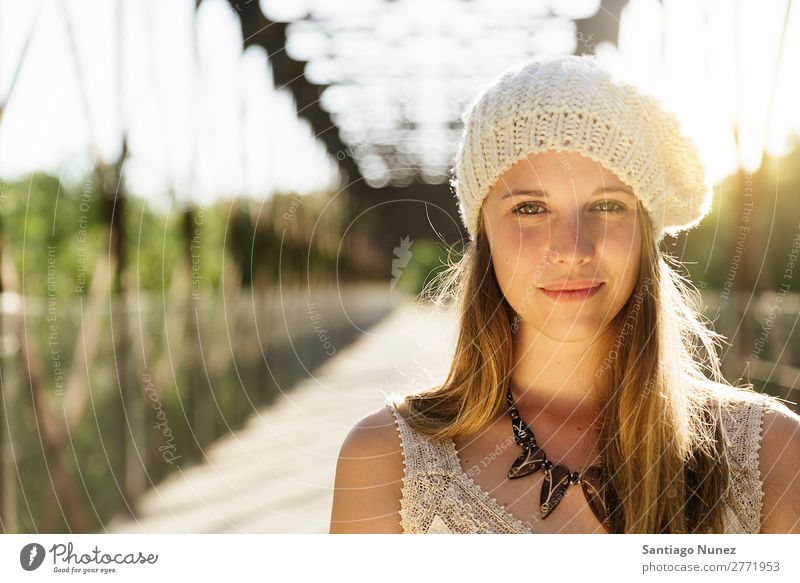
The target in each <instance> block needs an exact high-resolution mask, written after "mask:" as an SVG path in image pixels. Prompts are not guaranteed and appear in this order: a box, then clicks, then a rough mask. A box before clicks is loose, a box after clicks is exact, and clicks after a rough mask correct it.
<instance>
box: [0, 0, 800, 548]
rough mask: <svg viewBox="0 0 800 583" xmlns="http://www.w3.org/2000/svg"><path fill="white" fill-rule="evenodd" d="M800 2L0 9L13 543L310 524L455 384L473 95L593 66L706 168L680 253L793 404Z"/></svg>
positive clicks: (0, 169)
mask: <svg viewBox="0 0 800 583" xmlns="http://www.w3.org/2000/svg"><path fill="white" fill-rule="evenodd" d="M799 40H800V8H799V7H798V3H797V2H794V3H793V2H792V1H791V0H788V1H787V0H783V1H782V0H776V1H774V2H760V1H756V0H732V1H731V2H724V3H722V2H714V1H712V0H706V1H697V0H693V1H690V0H681V1H678V0H671V1H666V0H664V1H660V2H659V1H658V0H629V1H626V0H603V1H599V0H558V1H556V0H552V1H547V0H527V1H511V0H469V1H468V0H435V1H434V0H428V1H421V0H358V1H356V0H351V1H348V2H334V1H333V0H260V1H259V0H239V1H238V2H234V1H233V0H230V1H226V0H160V1H156V0H0V268H1V269H0V391H1V392H2V401H1V402H0V407H2V410H0V530H1V531H2V532H6V533H33V532H75V533H77V532H274V533H289V532H327V529H328V520H329V517H330V503H331V499H332V486H333V476H334V469H335V462H336V456H337V454H338V450H339V447H340V445H341V442H342V440H343V439H344V436H345V435H346V433H347V431H348V430H349V428H350V427H351V426H352V425H353V423H355V421H357V419H358V418H359V417H360V416H363V415H364V414H366V413H368V412H370V411H372V410H374V409H375V408H377V407H380V406H381V404H382V402H383V399H384V397H385V396H387V395H389V394H394V393H396V392H400V393H402V392H407V391H410V390H417V389H422V388H426V387H429V386H432V385H433V384H435V383H436V382H438V381H440V380H442V379H443V375H444V374H445V373H446V371H447V365H448V360H449V358H450V355H451V352H449V351H450V350H451V347H452V343H453V335H454V326H453V324H454V322H453V318H452V317H451V316H449V315H448V314H446V313H441V312H439V311H435V310H429V309H427V308H426V307H425V306H424V305H419V306H417V305H415V304H414V303H412V300H413V299H414V297H415V295H416V294H417V293H418V292H419V291H420V290H421V289H422V286H423V285H424V284H425V282H426V281H428V280H429V279H430V278H431V277H433V276H434V275H435V274H436V273H437V272H438V271H439V270H440V269H441V268H442V266H443V264H444V262H446V261H447V259H448V257H450V258H451V259H454V258H455V257H457V255H458V253H459V250H460V249H461V244H462V243H463V241H465V238H466V233H465V232H464V230H463V228H462V226H461V223H460V220H459V218H458V210H457V205H456V199H455V197H454V195H453V193H452V192H451V190H450V188H449V186H448V183H447V180H448V178H449V177H450V168H451V166H452V158H453V156H454V154H455V150H456V147H457V143H458V138H459V134H460V132H461V129H462V126H461V121H460V114H461V112H462V111H463V110H464V108H465V107H466V105H467V103H468V102H469V101H470V100H471V99H472V97H473V96H474V95H475V93H476V92H477V91H478V90H479V89H480V88H481V87H482V86H483V85H485V84H486V83H487V82H488V81H489V80H491V79H492V78H493V77H495V76H496V75H497V74H498V73H499V72H501V71H502V70H504V69H506V68H507V67H508V66H510V65H512V64H514V63H516V62H519V61H522V60H525V59H528V58H530V57H533V56H536V55H544V54H587V53H591V54H595V55H597V57H598V58H599V59H600V60H601V61H603V62H604V63H605V64H606V65H607V66H609V67H611V68H612V69H613V70H614V71H615V72H616V73H617V74H618V75H619V76H620V77H623V78H627V79H629V80H631V81H633V82H636V83H637V84H639V85H641V86H643V87H644V88H645V89H646V90H648V91H651V92H654V93H658V94H659V96H661V97H662V99H663V100H664V103H665V104H666V106H667V107H668V108H670V109H672V110H673V111H674V112H676V114H678V115H679V117H680V119H681V121H682V122H683V124H684V127H685V128H686V131H687V132H688V133H689V134H690V135H691V136H692V137H693V138H694V139H695V141H696V143H697V144H698V147H699V148H700V150H701V154H702V156H703V159H704V161H705V163H706V165H707V167H708V169H709V171H710V173H711V176H712V178H713V180H714V182H715V198H714V208H713V212H712V214H711V216H709V217H707V218H706V219H705V221H704V222H703V224H702V225H701V226H700V227H699V228H697V229H696V230H693V231H691V232H690V233H688V234H683V235H681V236H680V237H678V238H676V239H670V240H669V241H668V242H667V243H665V248H667V249H668V251H669V252H671V253H672V254H673V255H675V256H676V257H678V258H679V259H681V260H682V261H683V262H684V264H685V265H686V270H687V272H686V275H687V276H689V277H690V278H691V279H692V281H693V282H694V284H695V285H696V286H697V287H698V289H700V290H701V292H702V294H703V299H704V303H705V304H706V314H707V316H708V318H709V320H710V321H711V322H713V326H714V328H715V329H716V330H717V331H719V332H720V333H722V334H724V335H725V336H726V337H727V338H728V339H729V344H728V345H726V346H724V347H723V356H724V361H723V362H724V371H725V375H726V377H727V378H728V380H730V381H731V382H738V381H746V382H752V383H753V384H754V385H755V386H756V388H757V389H758V390H761V391H767V392H769V393H771V394H774V395H777V396H780V397H782V398H784V399H786V400H787V401H789V404H790V406H791V407H792V408H793V409H794V410H796V411H797V410H798V409H797V406H796V403H797V402H798V391H797V389H798V379H799V378H800V346H798V344H799V343H798V340H797V334H796V332H795V327H796V325H797V322H798V314H800V296H798V293H797V288H798V285H800V267H797V260H798V251H800V202H799V201H798V200H797V199H796V198H795V197H796V196H798V192H800V164H798V162H800V149H798V144H800V140H798V138H797V136H798V129H800V106H798V102H797V98H796V96H797V95H798V93H799V92H800V77H798V76H797V74H796V69H797V64H798V57H800V44H798V41H799Z"/></svg>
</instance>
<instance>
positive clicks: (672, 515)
mask: <svg viewBox="0 0 800 583" xmlns="http://www.w3.org/2000/svg"><path fill="white" fill-rule="evenodd" d="M637 209H638V213H639V219H640V221H641V224H643V225H649V224H650V222H649V218H648V216H647V213H646V211H645V210H644V209H643V207H642V206H641V204H637ZM478 224H479V226H478V232H477V234H476V238H475V241H474V242H469V243H467V245H466V246H465V247H464V249H463V252H462V253H461V254H460V258H459V259H458V260H456V261H454V260H449V261H448V264H449V266H448V269H445V270H444V271H443V272H441V273H440V274H439V275H438V276H437V277H436V278H434V280H433V281H432V282H431V283H430V284H429V285H428V286H427V287H426V288H425V290H423V293H422V295H421V297H422V299H424V300H433V302H434V303H436V304H439V305H447V306H449V307H451V308H455V310H456V312H457V313H458V316H459V319H460V323H459V330H458V338H457V343H456V347H455V355H454V358H453V361H452V365H451V367H450V370H449V373H448V375H447V378H446V380H445V381H444V383H443V384H442V385H441V386H437V387H434V388H432V389H428V390H425V391H423V392H421V393H417V394H413V395H408V396H406V397H404V398H403V399H402V400H401V401H400V402H399V403H397V406H398V409H399V410H400V411H401V413H402V414H403V415H404V417H405V418H406V419H407V420H408V423H409V424H410V425H411V426H412V427H413V428H414V429H416V430H417V431H420V432H422V433H425V434H427V435H430V436H432V437H434V438H443V439H447V438H455V437H460V436H464V435H471V434H474V433H477V432H479V431H481V430H482V429H484V428H486V427H487V426H488V425H489V424H490V422H491V421H492V420H493V419H495V418H496V417H497V415H499V414H502V413H504V412H507V410H508V404H507V402H506V391H507V389H508V386H509V382H510V376H511V372H512V369H513V366H514V361H513V353H512V340H513V338H512V337H513V334H514V332H515V329H516V326H517V325H518V318H519V315H518V314H516V313H515V310H514V309H513V308H512V307H511V306H510V305H509V303H508V302H507V301H506V299H505V297H504V296H503V293H502V291H501V289H500V287H499V285H498V282H497V280H496V278H495V274H494V269H493V267H492V256H491V250H490V247H489V242H488V241H487V238H486V234H485V231H484V228H483V221H482V220H479V221H478ZM642 232H643V241H642V253H641V263H640V267H639V277H638V280H637V282H636V286H635V288H634V290H633V292H632V293H631V296H630V298H629V300H628V302H627V303H626V304H625V305H624V307H623V308H622V309H621V310H620V312H619V314H617V316H616V317H615V318H614V319H613V321H612V322H611V323H610V324H609V327H608V329H607V330H606V331H605V332H606V333H605V334H603V335H601V336H600V340H598V353H599V354H600V355H604V356H605V358H604V359H601V360H602V364H601V365H600V367H599V368H598V372H597V375H596V376H595V379H596V383H595V387H594V388H593V394H592V395H591V396H592V397H593V398H594V399H595V400H596V403H597V404H598V406H599V411H600V415H599V419H600V421H599V422H598V427H597V429H598V431H599V435H600V451H601V455H602V458H603V464H604V479H605V482H606V486H605V488H604V493H603V496H604V499H605V501H606V506H607V508H609V509H610V515H611V523H610V531H611V532H614V533H721V532H724V522H723V518H724V512H725V507H724V504H723V501H725V500H727V501H728V502H729V503H730V504H732V505H734V508H736V506H735V505H736V504H737V501H736V499H735V497H733V496H732V495H731V489H730V483H731V480H730V474H731V462H730V458H729V456H728V453H727V448H726V447H725V445H724V444H725V442H726V439H727V438H726V437H725V436H724V427H723V425H722V424H721V423H719V422H718V420H719V419H721V415H720V413H721V410H720V409H721V407H722V403H723V397H724V396H725V395H727V396H728V397H733V396H735V395H736V394H737V393H739V392H741V391H745V392H751V393H752V392H755V391H753V386H752V385H751V384H748V385H746V386H737V387H734V386H732V385H730V384H729V383H727V382H726V381H725V379H724V378H723V375H722V373H721V369H720V358H719V356H718V354H717V348H718V343H719V340H720V339H723V337H722V336H721V335H720V334H718V333H716V332H714V331H713V330H711V329H710V327H709V326H708V324H707V320H706V319H705V317H704V316H703V315H702V313H701V309H702V308H701V306H702V299H701V297H700V294H699V292H698V291H697V289H696V288H694V286H693V285H691V282H690V281H689V280H688V279H687V278H685V277H684V276H682V275H681V274H680V273H678V271H677V270H676V269H675V268H673V267H672V266H671V264H670V263H673V262H674V263H675V265H676V267H677V266H679V265H680V263H679V262H678V261H677V260H674V258H672V257H671V256H669V254H667V253H665V252H663V251H661V249H660V248H659V246H658V245H657V243H656V241H655V239H654V237H653V233H652V231H651V230H650V229H648V228H643V229H642Z"/></svg>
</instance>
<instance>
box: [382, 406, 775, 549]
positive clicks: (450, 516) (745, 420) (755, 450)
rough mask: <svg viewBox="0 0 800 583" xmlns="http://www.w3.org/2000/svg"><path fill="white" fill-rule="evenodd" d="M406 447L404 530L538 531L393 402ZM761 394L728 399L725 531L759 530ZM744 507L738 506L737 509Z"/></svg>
mask: <svg viewBox="0 0 800 583" xmlns="http://www.w3.org/2000/svg"><path fill="white" fill-rule="evenodd" d="M386 406H387V407H389V409H390V410H391V411H392V413H393V414H394V418H395V422H396V425H397V430H398V432H399V434H400V440H401V443H402V449H403V460H404V461H403V464H404V477H403V487H402V498H401V504H400V506H401V509H400V518H401V524H402V527H403V532H404V533H415V534H418V533H519V534H533V531H531V529H530V528H528V527H527V526H526V525H525V523H523V522H522V521H521V520H519V519H518V518H516V517H515V516H513V515H511V514H510V513H509V511H508V510H506V509H505V508H504V507H503V506H502V505H500V503H499V502H497V500H495V499H494V498H493V497H491V496H490V495H489V494H488V493H487V492H486V491H485V490H484V489H483V488H481V486H479V485H478V484H477V482H475V481H474V480H473V479H472V478H471V477H470V476H469V475H468V474H467V473H466V472H465V471H464V470H463V469H462V468H461V465H460V463H459V461H458V456H457V453H456V447H455V444H454V442H453V440H452V439H448V440H433V439H432V438H431V437H429V436H427V435H424V434H422V433H420V432H418V431H415V430H414V429H412V428H411V427H410V426H409V425H408V424H407V423H406V421H405V420H404V419H403V417H402V415H401V414H400V413H399V412H398V410H397V407H396V406H395V404H394V403H393V402H392V401H389V400H387V402H386ZM768 406H771V403H770V402H769V401H767V400H766V399H765V398H764V397H763V396H761V395H758V394H752V395H741V398H737V399H736V400H733V401H727V402H726V405H725V406H724V408H723V411H724V413H723V420H722V421H723V424H724V428H725V430H726V433H727V441H728V447H729V448H730V449H729V451H730V453H731V460H732V464H733V477H732V482H733V483H732V493H733V495H734V496H735V498H736V500H737V501H738V502H739V504H738V505H737V504H730V503H727V504H726V506H725V524H726V526H725V532H726V533H757V532H759V530H760V528H761V503H762V499H763V490H762V482H761V475H760V472H759V467H758V464H759V447H760V445H761V424H762V417H763V412H764V409H765V407H768ZM735 506H739V509H738V510H735V509H734V507H735Z"/></svg>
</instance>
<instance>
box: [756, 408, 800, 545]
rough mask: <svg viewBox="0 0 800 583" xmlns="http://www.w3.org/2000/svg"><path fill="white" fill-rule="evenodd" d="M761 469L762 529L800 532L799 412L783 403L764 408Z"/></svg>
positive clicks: (765, 531) (783, 532)
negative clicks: (762, 491)
mask: <svg viewBox="0 0 800 583" xmlns="http://www.w3.org/2000/svg"><path fill="white" fill-rule="evenodd" d="M759 470H760V472H761V478H762V482H763V490H764V502H763V507H762V523H761V532H762V533H773V534H788V533H800V416H798V415H797V414H796V413H794V412H793V411H791V410H790V409H789V408H788V407H786V406H785V405H783V404H781V403H775V402H770V403H769V405H768V407H767V408H766V409H765V411H764V417H763V425H762V438H761V449H760V450H759Z"/></svg>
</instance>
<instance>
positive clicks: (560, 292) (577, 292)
mask: <svg viewBox="0 0 800 583" xmlns="http://www.w3.org/2000/svg"><path fill="white" fill-rule="evenodd" d="M604 285H605V282H601V283H599V284H597V285H595V286H593V287H582V288H578V289H546V288H543V287H542V288H539V289H541V290H542V293H544V294H545V295H546V296H547V297H549V298H551V299H553V300H556V301H580V300H586V299H589V298H591V297H592V296H594V295H596V294H597V292H599V291H600V288H601V287H603V286H604Z"/></svg>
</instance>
